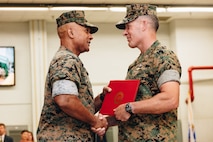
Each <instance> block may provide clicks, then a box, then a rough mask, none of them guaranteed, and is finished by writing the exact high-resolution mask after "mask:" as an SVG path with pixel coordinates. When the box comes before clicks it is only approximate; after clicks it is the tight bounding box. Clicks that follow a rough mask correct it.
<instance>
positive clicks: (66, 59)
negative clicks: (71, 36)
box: [37, 11, 98, 142]
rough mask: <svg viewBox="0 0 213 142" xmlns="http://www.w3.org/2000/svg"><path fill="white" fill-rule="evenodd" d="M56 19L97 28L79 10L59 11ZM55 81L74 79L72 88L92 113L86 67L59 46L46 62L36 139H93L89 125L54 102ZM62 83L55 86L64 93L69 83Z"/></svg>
mask: <svg viewBox="0 0 213 142" xmlns="http://www.w3.org/2000/svg"><path fill="white" fill-rule="evenodd" d="M56 21H57V25H58V27H60V26H62V25H64V24H66V23H69V22H76V23H78V24H80V25H82V26H86V27H89V28H90V33H95V32H96V31H97V30H98V29H97V27H95V26H94V25H91V24H89V23H88V22H87V21H86V20H85V18H84V12H83V11H71V12H67V13H63V14H62V15H61V16H60V17H59V18H58V19H56ZM57 81H61V82H60V83H63V81H65V82H66V81H72V82H74V83H75V84H76V86H77V89H78V90H76V94H78V95H77V97H78V99H79V100H80V101H81V103H82V104H83V106H84V107H85V108H87V109H88V110H89V112H90V113H92V114H94V113H95V106H94V100H93V91H92V86H91V83H90V80H89V77H88V72H87V70H86V69H85V67H84V65H83V63H82V61H81V60H80V59H79V57H78V56H77V55H76V54H74V53H73V52H72V51H70V50H68V49H67V48H66V47H64V46H61V47H60V48H59V50H58V51H57V53H56V54H55V56H54V58H53V59H52V61H51V63H50V66H49V71H48V75H47V78H46V84H45V98H44V105H43V109H42V113H41V118H40V122H39V126H38V130H37V140H38V142H56V141H57V142H65V141H66V142H93V141H94V134H93V133H92V131H91V128H90V127H91V126H90V125H89V124H87V123H85V122H83V121H80V120H78V119H75V118H74V117H71V116H70V115H68V114H67V113H65V112H64V111H62V109H61V108H60V107H59V106H58V104H57V103H56V102H55V100H54V97H55V95H58V94H53V92H54V91H53V88H54V87H53V84H54V83H55V82H57ZM66 85H67V84H66ZM66 85H61V86H60V87H61V88H57V89H59V90H62V91H65V94H66V91H67V92H69V89H71V88H72V87H73V86H70V87H68V88H67V86H66ZM57 87H58V86H57ZM59 95H60V94H59ZM73 103H75V102H73Z"/></svg>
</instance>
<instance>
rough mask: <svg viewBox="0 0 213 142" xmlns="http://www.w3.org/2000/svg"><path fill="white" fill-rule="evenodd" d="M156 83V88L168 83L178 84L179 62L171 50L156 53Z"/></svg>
mask: <svg viewBox="0 0 213 142" xmlns="http://www.w3.org/2000/svg"><path fill="white" fill-rule="evenodd" d="M154 62H155V64H156V65H157V66H156V72H157V73H156V74H155V75H156V79H157V80H156V81H157V83H158V87H160V86H161V85H162V84H163V83H165V82H168V81H177V82H179V83H180V76H181V66H180V62H179V60H178V58H177V56H176V55H175V53H174V52H173V51H171V50H163V49H161V50H159V51H158V52H156V58H155V61H154Z"/></svg>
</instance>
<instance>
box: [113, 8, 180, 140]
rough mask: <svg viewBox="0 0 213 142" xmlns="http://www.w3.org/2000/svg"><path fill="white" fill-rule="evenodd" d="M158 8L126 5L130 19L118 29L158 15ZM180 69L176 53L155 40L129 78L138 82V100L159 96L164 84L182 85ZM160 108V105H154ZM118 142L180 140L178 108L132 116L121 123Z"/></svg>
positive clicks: (118, 26) (131, 69) (129, 74)
mask: <svg viewBox="0 0 213 142" xmlns="http://www.w3.org/2000/svg"><path fill="white" fill-rule="evenodd" d="M155 9H156V7H155V6H152V5H146V4H132V5H128V6H127V16H126V17H125V18H124V19H123V20H122V21H121V22H119V23H118V24H117V25H116V27H117V28H119V29H125V24H126V23H129V22H131V21H133V20H135V19H136V18H137V17H138V16H142V15H156V11H155ZM180 76H181V66H180V63H179V60H178V58H177V57H176V55H175V54H174V52H173V51H171V50H168V49H167V48H166V47H165V46H162V45H161V44H160V42H159V41H158V40H156V41H155V42H154V43H153V44H152V45H151V47H149V48H148V49H147V50H146V51H145V52H144V53H141V54H140V55H139V57H138V58H137V59H136V60H135V61H134V62H133V63H132V64H131V65H130V66H129V68H128V73H127V76H126V79H139V80H140V86H139V89H138V92H137V96H136V100H135V101H141V100H146V99H150V98H152V97H153V96H155V95H156V94H158V93H160V89H159V88H160V86H161V85H162V84H164V83H165V82H169V81H176V82H179V83H180ZM155 107H158V106H155ZM118 127H119V142H175V141H177V109H174V110H172V111H169V112H165V113H162V114H138V113H137V114H132V115H131V117H130V118H129V119H128V120H127V121H125V122H119V125H118Z"/></svg>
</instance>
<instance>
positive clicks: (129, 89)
mask: <svg viewBox="0 0 213 142" xmlns="http://www.w3.org/2000/svg"><path fill="white" fill-rule="evenodd" d="M139 84H140V80H111V81H110V83H109V85H108V86H109V87H110V88H112V91H111V92H110V93H108V94H106V96H105V98H104V101H103V103H102V107H101V109H100V113H101V114H104V115H110V116H113V115H114V112H113V109H115V108H116V107H118V106H119V105H120V104H123V103H127V102H133V101H135V97H136V94H137V91H138V87H139Z"/></svg>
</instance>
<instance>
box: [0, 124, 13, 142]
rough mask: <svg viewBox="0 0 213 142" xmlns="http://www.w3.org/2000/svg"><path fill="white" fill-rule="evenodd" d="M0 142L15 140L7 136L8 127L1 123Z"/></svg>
mask: <svg viewBox="0 0 213 142" xmlns="http://www.w3.org/2000/svg"><path fill="white" fill-rule="evenodd" d="M0 142H13V138H12V137H10V136H8V135H6V126H5V124H4V123H0Z"/></svg>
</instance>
